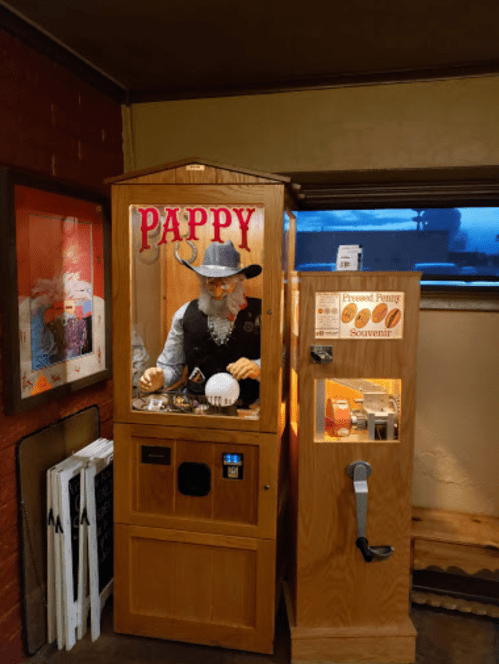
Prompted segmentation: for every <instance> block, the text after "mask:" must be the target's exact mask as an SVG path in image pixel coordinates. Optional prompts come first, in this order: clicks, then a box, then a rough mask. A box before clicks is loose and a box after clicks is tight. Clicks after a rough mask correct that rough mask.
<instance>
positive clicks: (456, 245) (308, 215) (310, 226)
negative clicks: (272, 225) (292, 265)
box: [296, 207, 499, 288]
mask: <svg viewBox="0 0 499 664" xmlns="http://www.w3.org/2000/svg"><path fill="white" fill-rule="evenodd" d="M296 217H297V241H296V269H297V270H299V271H312V270H318V271H333V270H335V269H336V263H335V262H336V254H337V251H338V246H339V245H343V244H360V245H361V246H362V248H363V270H365V271H391V270H394V271H399V270H400V271H406V270H407V271H412V270H416V271H420V272H422V285H423V286H446V287H449V286H451V287H462V288H472V287H475V288H476V287H480V288H492V287H494V288H497V287H499V207H459V208H457V207H454V208H450V207H447V208H443V207H442V208H392V209H377V210H376V209H372V210H362V209H357V210H356V209H349V210H314V211H304V212H297V213H296Z"/></svg>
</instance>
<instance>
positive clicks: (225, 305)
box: [198, 279, 246, 318]
mask: <svg viewBox="0 0 499 664" xmlns="http://www.w3.org/2000/svg"><path fill="white" fill-rule="evenodd" d="M199 281H200V285H201V293H200V295H199V298H198V307H199V310H200V311H202V312H203V313H204V314H206V315H207V316H214V317H216V318H229V317H231V316H236V315H237V314H238V313H239V311H240V309H241V308H242V307H243V306H244V303H245V302H246V298H245V297H244V285H243V284H244V279H241V281H239V282H238V283H237V285H236V287H235V288H234V290H233V291H232V293H228V294H227V295H226V296H225V297H224V298H223V300H215V298H214V297H212V295H211V294H210V292H209V291H208V290H207V288H206V287H205V285H204V282H203V280H202V279H200V280H199Z"/></svg>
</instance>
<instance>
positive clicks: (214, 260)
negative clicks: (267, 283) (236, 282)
mask: <svg viewBox="0 0 499 664" xmlns="http://www.w3.org/2000/svg"><path fill="white" fill-rule="evenodd" d="M181 260H182V263H183V264H184V265H185V267H188V268H189V270H194V272H197V273H198V274H200V275H201V276H202V277H211V278H216V277H218V278H220V277H222V278H223V277H230V276H232V275H233V274H241V272H242V273H243V274H244V276H245V277H246V279H253V277H257V276H258V275H259V274H260V272H261V271H262V266H261V265H248V267H241V255H240V253H239V252H238V251H237V250H236V249H235V247H234V245H233V244H232V242H231V241H230V240H229V241H228V242H224V243H223V244H219V243H218V242H212V243H211V244H210V246H209V247H208V248H207V249H206V251H205V252H204V258H203V264H202V265H200V266H199V267H194V266H193V265H190V264H189V263H188V262H187V261H186V260H184V259H183V258H182V259H181Z"/></svg>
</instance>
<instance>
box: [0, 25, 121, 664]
mask: <svg viewBox="0 0 499 664" xmlns="http://www.w3.org/2000/svg"><path fill="white" fill-rule="evenodd" d="M0 90H1V97H2V103H1V104H0V164H2V165H5V166H12V167H18V168H23V169H28V170H30V171H36V172H38V173H42V174H44V175H53V176H56V177H58V178H62V179H64V180H68V181H71V182H74V183H76V184H79V185H83V186H87V187H92V188H94V189H100V190H101V191H106V189H105V187H104V185H103V180H104V179H105V178H107V177H111V176H113V175H118V174H120V173H122V172H123V154H122V127H121V110H120V106H119V104H118V103H117V102H115V101H113V100H112V99H111V98H110V97H108V96H106V95H105V94H103V93H102V92H100V91H98V90H97V89H95V88H93V87H91V86H90V85H88V84H87V83H85V82H84V81H82V80H81V79H79V78H78V77H77V76H76V75H75V74H73V73H72V72H70V71H69V70H67V69H65V68H64V67H61V66H60V65H58V64H56V63H54V62H52V61H51V60H49V59H48V58H46V57H45V56H43V55H40V54H39V53H37V52H36V51H34V50H33V49H31V48H29V47H27V46H26V45H24V44H23V43H22V42H21V41H19V40H18V39H17V38H15V37H13V36H11V35H10V34H8V33H6V32H3V31H1V30H0ZM0 322H1V319H0ZM0 372H1V368H0ZM0 394H1V395H2V397H1V398H2V402H3V377H2V376H1V374H0ZM93 404H97V405H98V406H99V410H100V421H101V435H103V436H107V437H112V417H113V413H112V381H107V382H103V383H99V384H98V385H96V386H92V387H89V388H86V389H84V390H80V391H78V392H76V393H75V394H74V395H70V396H67V397H64V398H62V399H59V400H56V401H52V402H49V404H47V405H44V406H42V407H39V408H35V409H32V410H29V411H27V412H26V413H22V414H19V415H10V416H7V415H5V414H4V413H3V410H2V413H0V589H1V594H0V662H1V663H2V664H17V663H18V662H20V661H22V660H23V651H22V641H21V607H20V579H19V529H18V523H17V496H16V475H15V448H16V443H17V442H18V441H19V440H20V438H22V437H23V436H26V435H27V434H29V433H32V432H33V431H36V430H38V429H40V428H42V427H45V426H48V425H49V424H52V423H53V422H56V421H57V420H59V419H61V418H62V417H66V416H68V415H70V414H72V413H75V412H77V411H79V410H81V409H82V408H86V407H87V406H90V405H93Z"/></svg>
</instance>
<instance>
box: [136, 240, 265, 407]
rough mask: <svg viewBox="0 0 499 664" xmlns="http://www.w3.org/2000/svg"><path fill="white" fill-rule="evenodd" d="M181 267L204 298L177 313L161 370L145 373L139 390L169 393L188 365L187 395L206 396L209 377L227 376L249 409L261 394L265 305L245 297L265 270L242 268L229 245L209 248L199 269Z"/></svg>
mask: <svg viewBox="0 0 499 664" xmlns="http://www.w3.org/2000/svg"><path fill="white" fill-rule="evenodd" d="M181 262H182V263H183V265H185V266H186V267H187V268H189V269H190V270H193V271H194V272H196V273H197V274H198V276H199V282H200V286H201V293H200V296H199V297H198V299H197V300H192V301H191V302H187V303H186V304H184V305H183V306H182V307H180V309H178V311H176V312H175V314H174V316H173V320H172V325H171V328H170V332H169V334H168V338H167V340H166V343H165V346H164V348H163V352H162V353H161V355H160V356H159V358H158V360H157V362H156V364H157V366H156V367H151V368H149V369H146V371H145V372H144V374H143V376H142V377H141V379H140V387H141V389H142V390H143V391H144V392H153V391H155V390H159V389H161V388H162V387H170V386H172V385H174V384H175V383H176V382H178V381H179V380H180V378H181V377H182V374H183V371H184V367H185V366H186V365H187V392H188V393H190V394H193V395H196V394H204V389H205V385H206V382H207V380H208V379H209V378H210V377H211V376H213V375H214V374H216V373H221V372H229V373H230V374H232V376H233V377H234V378H235V379H236V380H237V381H239V387H240V399H241V405H242V407H243V408H247V407H248V406H249V405H250V404H251V403H254V402H255V401H256V400H257V399H258V397H259V392H260V384H259V378H260V327H261V300H260V299H257V298H246V297H245V295H244V281H245V279H253V278H254V277H256V276H258V275H259V274H260V273H261V271H262V268H261V266H260V265H249V266H248V267H244V268H242V267H241V263H240V255H239V252H238V251H237V250H236V249H235V248H234V245H233V244H232V242H230V241H229V242H225V243H223V244H219V243H212V244H210V246H209V247H208V248H207V249H206V251H205V254H204V259H203V264H202V265H201V266H200V267H194V266H193V265H190V264H189V263H188V262H187V261H185V260H182V259H181Z"/></svg>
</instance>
